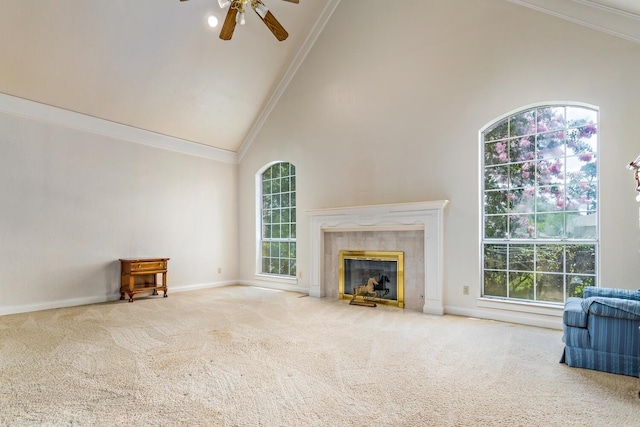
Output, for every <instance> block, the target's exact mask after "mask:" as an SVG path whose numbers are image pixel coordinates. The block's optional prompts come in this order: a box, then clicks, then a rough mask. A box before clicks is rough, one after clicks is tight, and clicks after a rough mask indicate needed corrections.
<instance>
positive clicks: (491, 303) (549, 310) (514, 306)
mask: <svg viewBox="0 0 640 427" xmlns="http://www.w3.org/2000/svg"><path fill="white" fill-rule="evenodd" d="M476 301H477V304H478V307H483V308H493V309H498V310H509V311H517V312H520V313H531V314H541V315H544V316H553V317H562V311H563V310H564V307H562V306H549V305H546V304H536V303H531V302H519V301H508V300H502V299H496V298H483V297H480V298H478V299H477V300H476Z"/></svg>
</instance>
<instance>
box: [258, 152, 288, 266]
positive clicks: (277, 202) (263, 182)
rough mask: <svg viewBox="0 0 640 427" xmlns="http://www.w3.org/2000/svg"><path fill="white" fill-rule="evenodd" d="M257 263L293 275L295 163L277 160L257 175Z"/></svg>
mask: <svg viewBox="0 0 640 427" xmlns="http://www.w3.org/2000/svg"><path fill="white" fill-rule="evenodd" d="M259 189H260V244H259V251H260V261H259V263H260V267H259V271H260V272H261V273H263V274H275V275H282V276H292V277H295V276H296V167H295V166H294V165H292V164H291V163H286V162H279V163H275V164H273V165H271V166H270V167H268V168H267V169H266V170H265V171H264V172H263V173H262V174H261V175H260V186H259Z"/></svg>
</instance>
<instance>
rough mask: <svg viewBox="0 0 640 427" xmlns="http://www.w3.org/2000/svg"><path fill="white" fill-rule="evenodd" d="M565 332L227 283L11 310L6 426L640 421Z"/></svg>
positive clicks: (0, 404)
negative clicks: (566, 358)
mask: <svg viewBox="0 0 640 427" xmlns="http://www.w3.org/2000/svg"><path fill="white" fill-rule="evenodd" d="M561 336H562V333H561V332H560V331H555V330H547V329H540V328H534V327H526V326H518V325H513V324H507V323H499V322H491V321H485V320H477V319H468V318H464V317H455V316H443V317H436V316H427V315H424V314H421V313H417V312H412V311H407V310H401V309H396V308H390V307H377V308H368V307H357V306H349V305H348V304H346V303H345V302H339V301H328V300H323V299H315V298H309V297H304V296H301V295H300V294H295V293H287V292H278V291H270V290H266V289H259V288H251V287H244V286H231V287H225V288H219V289H210V290H203V291H195V292H185V293H173V294H170V295H169V298H166V299H165V298H162V297H152V298H141V299H139V300H136V301H135V302H134V303H132V304H130V303H128V302H126V301H125V302H120V301H117V302H113V303H107V304H98V305H91V306H83V307H74V308H66V309H59V310H49V311H42V312H37V313H28V314H20V315H11V316H4V317H0V425H2V426H332V427H333V426H336V427H337V426H609V425H611V426H640V399H639V398H638V390H639V389H640V380H638V379H636V378H632V377H625V376H620V375H612V374H606V373H602V372H595V371H588V370H582V369H575V368H569V367H567V366H566V365H561V364H559V363H558V360H559V358H560V354H561V352H562V342H561Z"/></svg>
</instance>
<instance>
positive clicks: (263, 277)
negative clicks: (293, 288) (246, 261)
mask: <svg viewBox="0 0 640 427" xmlns="http://www.w3.org/2000/svg"><path fill="white" fill-rule="evenodd" d="M255 279H256V280H260V281H264V282H274V283H282V284H285V285H297V284H298V279H297V278H295V277H291V276H279V275H276V274H256V276H255Z"/></svg>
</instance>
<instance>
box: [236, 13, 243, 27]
mask: <svg viewBox="0 0 640 427" xmlns="http://www.w3.org/2000/svg"><path fill="white" fill-rule="evenodd" d="M244 22H245V21H244V12H238V14H237V15H236V23H238V24H240V25H244Z"/></svg>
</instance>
